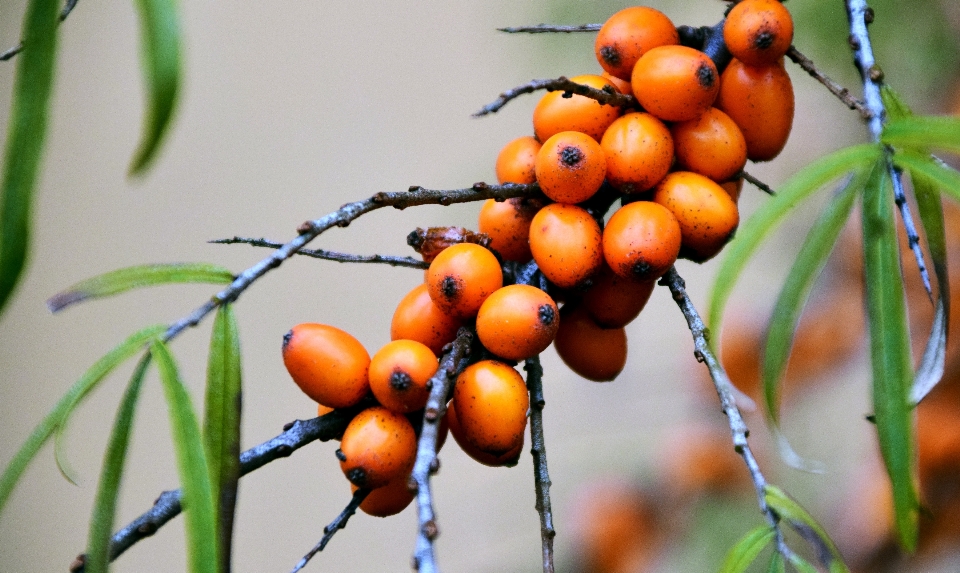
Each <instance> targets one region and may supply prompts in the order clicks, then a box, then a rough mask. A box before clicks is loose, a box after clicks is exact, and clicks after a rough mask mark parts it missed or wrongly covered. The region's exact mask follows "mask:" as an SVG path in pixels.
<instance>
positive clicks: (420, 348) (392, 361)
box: [370, 340, 438, 414]
mask: <svg viewBox="0 0 960 573" xmlns="http://www.w3.org/2000/svg"><path fill="white" fill-rule="evenodd" d="M437 366H438V362H437V357H436V355H434V353H433V351H432V350H430V349H429V348H427V347H426V346H425V345H424V344H423V343H420V342H417V341H415V340H394V341H393V342H389V343H387V344H386V345H385V346H384V347H383V348H381V349H380V350H378V351H377V353H376V354H374V355H373V358H372V359H371V360H370V390H371V391H372V392H373V395H374V396H375V397H376V399H377V402H380V404H381V405H382V406H384V407H385V408H389V409H390V410H393V411H394V412H397V413H398V414H406V413H407V412H413V411H415V410H420V409H422V408H423V407H424V405H426V403H427V397H428V396H429V395H430V390H429V388H428V387H427V382H429V381H430V377H432V376H433V374H434V373H435V372H436V371H437Z"/></svg>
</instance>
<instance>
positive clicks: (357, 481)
mask: <svg viewBox="0 0 960 573" xmlns="http://www.w3.org/2000/svg"><path fill="white" fill-rule="evenodd" d="M416 455H417V436H416V434H415V433H414V431H413V426H411V425H410V422H409V420H407V419H406V418H405V417H404V416H403V414H397V413H395V412H391V411H390V410H388V409H386V408H384V407H382V406H375V407H373V408H367V409H366V410H364V411H362V412H360V413H359V414H357V415H356V416H355V417H354V418H353V420H351V421H350V423H349V424H348V425H347V429H346V430H344V432H343V439H342V440H340V450H339V451H338V453H337V456H338V457H339V458H340V469H341V470H343V474H344V475H345V476H347V479H348V480H350V483H352V484H353V485H355V486H357V487H368V488H377V487H381V486H385V485H387V484H388V483H389V482H390V481H392V480H393V479H394V478H397V477H399V476H401V475H402V474H404V472H407V473H409V471H410V468H411V467H412V466H413V461H414V458H415V457H416Z"/></svg>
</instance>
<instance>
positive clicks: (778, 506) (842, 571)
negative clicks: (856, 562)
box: [763, 484, 850, 573]
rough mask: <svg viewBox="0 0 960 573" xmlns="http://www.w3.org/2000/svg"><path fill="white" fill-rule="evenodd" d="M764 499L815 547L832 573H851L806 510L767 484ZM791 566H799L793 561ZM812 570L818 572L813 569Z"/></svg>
mask: <svg viewBox="0 0 960 573" xmlns="http://www.w3.org/2000/svg"><path fill="white" fill-rule="evenodd" d="M763 497H764V500H765V501H766V502H767V505H768V506H770V508H771V509H773V511H774V512H775V513H776V514H777V515H779V516H780V519H782V520H783V521H785V522H786V523H788V524H789V525H790V527H792V528H793V529H794V530H795V531H796V532H797V533H799V534H800V535H801V536H802V537H803V538H804V539H805V540H806V541H807V543H809V544H810V545H811V546H812V547H813V549H814V551H815V552H816V554H817V559H819V561H820V563H821V564H823V566H824V567H826V568H827V570H829V571H830V573H849V571H850V570H849V569H848V568H847V565H846V564H845V563H844V562H843V558H842V557H841V556H840V551H839V550H838V549H837V546H836V544H834V542H833V540H831V539H830V536H829V535H827V532H826V531H824V529H823V527H822V526H821V525H820V524H819V523H817V521H816V520H815V519H814V518H813V516H811V515H810V513H809V512H807V510H806V509H804V508H803V507H802V506H801V505H800V504H799V503H797V502H796V501H795V500H794V499H793V498H792V497H790V496H789V495H787V493H786V492H784V491H783V490H782V489H780V488H778V487H777V486H775V485H770V484H767V486H766V487H765V488H764V496H763ZM791 564H793V565H794V566H795V567H796V566H797V564H796V563H793V561H792V560H791ZM799 568H800V567H798V569H799ZM801 570H802V569H801ZM811 570H813V571H816V569H812V568H811Z"/></svg>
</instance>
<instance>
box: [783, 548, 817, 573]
mask: <svg viewBox="0 0 960 573" xmlns="http://www.w3.org/2000/svg"><path fill="white" fill-rule="evenodd" d="M790 565H792V566H793V568H794V569H796V570H797V571H799V572H800V573H820V572H819V571H817V568H816V567H814V566H813V565H810V564H809V563H807V560H806V559H804V558H803V557H800V556H799V555H797V554H796V553H792V554H791V555H790Z"/></svg>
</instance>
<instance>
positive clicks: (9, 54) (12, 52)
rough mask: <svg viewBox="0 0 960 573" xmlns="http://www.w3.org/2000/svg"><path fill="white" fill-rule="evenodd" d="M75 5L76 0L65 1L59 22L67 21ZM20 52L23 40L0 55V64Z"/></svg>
mask: <svg viewBox="0 0 960 573" xmlns="http://www.w3.org/2000/svg"><path fill="white" fill-rule="evenodd" d="M76 5H77V0H67V2H66V3H65V4H64V5H63V10H61V11H60V21H61V22H63V21H64V20H66V19H67V16H69V15H70V12H73V9H74V8H75V7H76ZM22 51H23V40H21V41H20V43H19V44H17V45H16V46H13V47H12V48H8V49H7V51H6V52H3V53H2V54H0V62H5V61H7V60H9V59H10V58H12V57H14V56H16V55H17V54H19V53H20V52H22Z"/></svg>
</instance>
